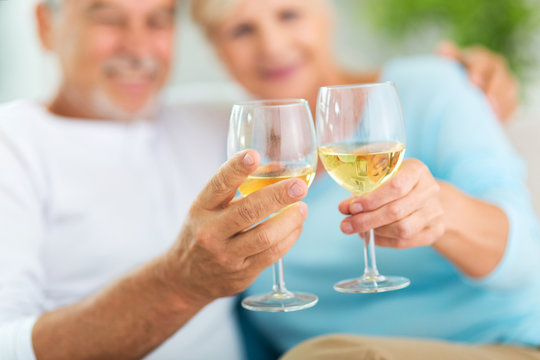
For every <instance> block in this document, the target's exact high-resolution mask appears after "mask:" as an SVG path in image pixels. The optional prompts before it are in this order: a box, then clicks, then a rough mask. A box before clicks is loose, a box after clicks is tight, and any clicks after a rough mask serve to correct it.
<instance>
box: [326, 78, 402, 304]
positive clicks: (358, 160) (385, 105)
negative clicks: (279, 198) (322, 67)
mask: <svg viewBox="0 0 540 360" xmlns="http://www.w3.org/2000/svg"><path fill="white" fill-rule="evenodd" d="M317 134H318V140H319V156H320V158H321V161H322V163H323V165H324V167H325V168H326V171H327V172H328V174H330V176H331V177H332V178H333V179H334V180H335V181H336V182H337V183H338V184H339V185H341V186H342V187H344V188H345V189H347V190H348V191H350V192H351V193H352V194H353V196H362V195H363V194H366V193H369V192H370V191H373V190H375V189H376V188H377V187H379V186H380V185H381V184H382V183H384V182H385V181H387V180H388V179H389V178H390V177H391V176H392V175H393V174H394V173H395V172H396V171H397V170H398V169H399V166H400V165H401V162H402V160H403V156H404V153H405V122H404V120H403V114H402V110H401V103H400V100H399V96H398V93H397V90H396V87H395V86H394V84H393V83H391V82H385V83H378V84H361V85H350V86H349V85H344V86H329V87H322V88H321V89H320V90H319V97H318V101H317ZM361 237H362V238H363V239H364V274H363V276H362V277H360V278H357V279H349V280H343V281H340V282H338V283H337V284H335V285H334V289H335V290H336V291H340V292H345V293H372V292H383V291H390V290H398V289H402V288H404V287H407V286H408V285H409V284H410V281H409V279H407V278H404V277H401V276H384V275H381V274H379V271H378V270H377V264H376V261H375V241H374V234H373V229H372V230H370V231H368V232H366V233H363V234H361Z"/></svg>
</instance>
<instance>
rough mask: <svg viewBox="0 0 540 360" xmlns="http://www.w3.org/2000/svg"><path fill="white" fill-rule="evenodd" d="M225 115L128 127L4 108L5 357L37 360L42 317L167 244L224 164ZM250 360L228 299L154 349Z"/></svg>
mask: <svg viewBox="0 0 540 360" xmlns="http://www.w3.org/2000/svg"><path fill="white" fill-rule="evenodd" d="M223 114H224V112H223V109H219V110H218V109H212V108H204V107H201V106H192V107H190V106H182V107H167V108H165V109H163V110H162V112H161V114H160V116H158V118H157V119H156V120H155V121H145V120H134V121H132V122H130V123H119V122H112V121H99V120H95V121H94V120H82V119H68V118H62V117H57V116H54V115H52V114H51V113H49V112H48V111H47V110H46V109H45V108H44V107H43V106H42V105H40V104H37V103H33V102H16V103H11V104H7V105H4V106H2V107H0V172H1V175H0V355H1V356H0V358H2V359H6V360H10V359H32V358H34V354H33V350H32V344H31V331H32V327H33V325H34V323H35V321H36V320H37V318H38V317H39V315H40V314H42V313H43V312H46V311H51V310H54V309H57V308H60V307H63V306H65V305H68V304H71V303H74V302H77V301H79V300H81V299H83V298H84V297H86V296H88V295H90V294H92V293H95V292H96V291H98V290H99V289H101V288H103V287H104V286H106V285H108V284H110V283H111V282H113V281H114V280H116V279H117V278H119V277H120V276H122V275H123V274H125V273H126V272H128V271H130V270H131V269H134V268H136V267H137V266H140V265H142V264H144V263H145V262H147V261H149V260H150V259H152V258H154V257H156V256H158V255H159V254H162V253H163V252H165V251H167V249H168V248H169V247H170V246H171V245H172V244H173V242H174V241H175V239H176V237H177V235H178V233H179V231H180V228H181V225H182V223H183V219H184V216H185V215H186V213H187V211H188V209H189V207H190V206H191V203H192V201H193V200H194V198H195V197H196V195H197V194H198V193H199V191H200V190H201V189H202V187H203V186H204V185H205V184H206V182H207V181H208V180H209V179H210V178H211V176H212V175H213V174H214V173H215V172H216V170H217V169H218V168H219V166H220V164H221V163H223V161H225V157H226V155H225V149H226V147H225V146H226V129H227V119H226V118H224V116H223ZM104 331H106V330H104ZM242 357H243V353H242V346H241V341H240V337H239V334H238V330H237V327H236V323H235V320H234V314H233V300H232V299H230V298H229V299H220V300H217V301H215V302H213V303H212V304H210V305H208V306H207V307H205V308H204V309H203V310H202V311H201V312H200V313H199V314H198V315H196V316H195V317H194V318H193V319H192V320H191V321H190V322H189V323H188V324H187V325H186V326H184V327H183V328H182V329H180V330H179V331H178V332H177V333H176V334H175V335H173V336H172V337H171V338H169V339H168V340H167V341H166V342H165V343H164V344H163V345H162V346H161V347H159V348H158V349H156V351H154V352H153V353H152V354H150V355H149V356H148V358H149V359H159V360H161V359H178V358H182V359H209V358H221V359H239V358H242Z"/></svg>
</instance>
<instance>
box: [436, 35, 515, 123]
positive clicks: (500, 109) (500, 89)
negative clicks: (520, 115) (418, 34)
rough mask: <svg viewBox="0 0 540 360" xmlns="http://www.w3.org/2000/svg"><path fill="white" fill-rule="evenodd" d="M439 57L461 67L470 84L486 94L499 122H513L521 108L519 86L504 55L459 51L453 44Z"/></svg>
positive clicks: (480, 48) (478, 48)
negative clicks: (513, 116) (514, 114)
mask: <svg viewBox="0 0 540 360" xmlns="http://www.w3.org/2000/svg"><path fill="white" fill-rule="evenodd" d="M437 53H438V54H439V55H442V56H446V57H449V58H452V59H455V60H457V61H459V62H460V63H462V64H463V66H464V67H465V69H467V72H468V73H469V78H470V79H471V81H472V82H473V83H474V84H475V85H476V86H478V87H479V88H480V89H482V91H483V92H484V94H486V97H487V98H488V101H489V103H490V104H491V107H492V108H493V111H494V112H495V114H497V117H498V118H499V120H500V121H501V122H502V123H506V122H507V121H508V120H510V118H511V115H512V114H513V113H514V112H515V110H516V109H517V107H518V105H519V83H518V82H517V80H516V78H515V76H514V74H512V71H511V70H510V68H509V67H508V63H507V62H506V59H505V58H504V57H503V56H502V55H499V54H497V53H494V52H492V51H490V50H489V49H487V48H485V47H483V46H471V47H468V48H464V49H460V48H459V47H457V46H456V45H455V44H453V43H451V42H444V43H441V44H440V45H439V48H438V50H437Z"/></svg>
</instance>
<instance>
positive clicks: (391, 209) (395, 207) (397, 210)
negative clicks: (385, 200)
mask: <svg viewBox="0 0 540 360" xmlns="http://www.w3.org/2000/svg"><path fill="white" fill-rule="evenodd" d="M388 215H390V217H391V218H392V219H400V218H402V217H403V208H402V207H401V205H399V204H397V203H394V204H390V205H388Z"/></svg>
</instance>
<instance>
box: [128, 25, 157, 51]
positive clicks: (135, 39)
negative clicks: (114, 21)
mask: <svg viewBox="0 0 540 360" xmlns="http://www.w3.org/2000/svg"><path fill="white" fill-rule="evenodd" d="M122 47H123V49H124V51H125V52H127V53H129V54H132V55H134V56H137V57H145V56H148V55H151V49H152V38H151V36H150V30H149V29H147V28H146V26H145V25H144V24H141V23H134V24H130V25H129V26H128V27H127V28H126V29H125V33H124V37H123V44H122Z"/></svg>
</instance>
